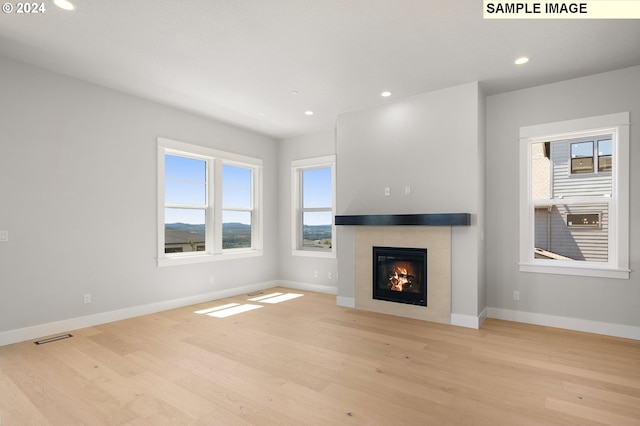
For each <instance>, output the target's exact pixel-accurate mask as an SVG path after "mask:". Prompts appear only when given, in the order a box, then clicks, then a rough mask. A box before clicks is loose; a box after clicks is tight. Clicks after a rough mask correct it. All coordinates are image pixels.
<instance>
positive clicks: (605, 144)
mask: <svg viewBox="0 0 640 426" xmlns="http://www.w3.org/2000/svg"><path fill="white" fill-rule="evenodd" d="M612 152H613V151H612V147H611V139H603V140H599V141H598V155H611V154H612Z"/></svg>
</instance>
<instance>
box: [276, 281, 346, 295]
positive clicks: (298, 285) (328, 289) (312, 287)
mask: <svg viewBox="0 0 640 426" xmlns="http://www.w3.org/2000/svg"><path fill="white" fill-rule="evenodd" d="M278 282H279V283H280V285H281V286H282V287H288V288H292V289H296V290H306V291H313V292H316V293H326V294H338V287H335V286H328V285H320V284H310V283H303V282H300V281H284V280H280V281H278Z"/></svg>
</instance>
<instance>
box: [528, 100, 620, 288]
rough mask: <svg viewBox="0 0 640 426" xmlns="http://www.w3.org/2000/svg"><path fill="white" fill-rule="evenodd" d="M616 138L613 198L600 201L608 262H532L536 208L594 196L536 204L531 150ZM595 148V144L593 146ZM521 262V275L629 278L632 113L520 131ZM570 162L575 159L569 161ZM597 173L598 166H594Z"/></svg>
mask: <svg viewBox="0 0 640 426" xmlns="http://www.w3.org/2000/svg"><path fill="white" fill-rule="evenodd" d="M604 134H611V135H612V156H613V159H612V169H613V170H612V171H606V173H611V179H612V182H611V194H609V196H606V195H603V196H602V198H601V199H597V202H598V203H601V204H607V205H608V207H609V210H608V214H609V242H608V261H607V262H595V261H575V260H568V261H567V260H555V259H554V260H549V259H536V258H534V247H535V244H534V242H535V235H534V230H535V217H534V215H535V206H536V205H543V204H544V201H552V202H553V204H560V203H561V202H565V203H571V204H580V203H589V202H594V201H595V197H583V198H573V199H571V200H570V201H569V199H568V198H565V199H562V198H558V199H551V200H534V199H533V198H532V178H531V175H532V167H531V164H532V158H531V156H532V154H531V152H532V149H531V147H532V145H533V144H534V143H542V142H549V141H561V140H569V139H578V138H585V139H586V138H587V137H591V136H593V137H594V138H595V137H598V136H602V135H604ZM595 145H596V148H594V154H595V149H597V143H596V144H595ZM519 148H520V154H519V157H520V188H519V189H520V202H519V204H520V213H519V215H520V217H519V219H520V225H519V227H520V257H519V268H520V271H521V272H535V273H550V274H560V275H577V276H588V277H603V278H617V279H629V272H630V270H629V113H628V112H623V113H617V114H608V115H601V116H595V117H589V118H582V119H575V120H567V121H559V122H555V123H546V124H540V125H533V126H526V127H521V128H520V147H519ZM570 157H571V156H570ZM594 169H595V165H594Z"/></svg>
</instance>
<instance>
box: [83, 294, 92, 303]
mask: <svg viewBox="0 0 640 426" xmlns="http://www.w3.org/2000/svg"><path fill="white" fill-rule="evenodd" d="M84 303H85V304H87V303H91V293H85V294H84Z"/></svg>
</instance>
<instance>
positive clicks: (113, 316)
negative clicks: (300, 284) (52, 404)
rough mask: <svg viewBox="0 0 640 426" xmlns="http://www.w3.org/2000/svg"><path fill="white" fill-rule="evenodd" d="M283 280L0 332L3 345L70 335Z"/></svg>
mask: <svg viewBox="0 0 640 426" xmlns="http://www.w3.org/2000/svg"><path fill="white" fill-rule="evenodd" d="M279 285H280V281H267V282H263V283H257V284H250V285H246V286H242V287H236V288H232V289H227V290H219V291H214V292H211V293H205V294H199V295H196V296H189V297H183V298H181V299H174V300H166V301H163V302H157V303H150V304H148V305H140V306H132V307H130V308H124V309H117V310H115V311H108V312H101V313H98V314H93V315H87V316H82V317H77V318H69V319H66V320H62V321H55V322H50V323H46V324H38V325H34V326H31V327H25V328H19V329H16V330H9V331H3V332H0V346H4V345H10V344H12V343H18V342H23V341H25V340H31V339H35V338H39V337H43V336H49V335H52V334H57V333H62V332H68V331H70V330H77V329H80V328H85V327H92V326H94V325H99V324H105V323H108V322H113V321H119V320H123V319H127V318H133V317H139V316H141V315H148V314H153V313H156V312H161V311H166V310H169V309H176V308H182V307H184V306H189V305H195V304H197V303H203V302H208V301H210V300H217V299H223V298H225V297H232V296H238V295H240V294H243V293H250V292H253V291H258V290H264V289H267V288H271V287H277V286H279Z"/></svg>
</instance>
